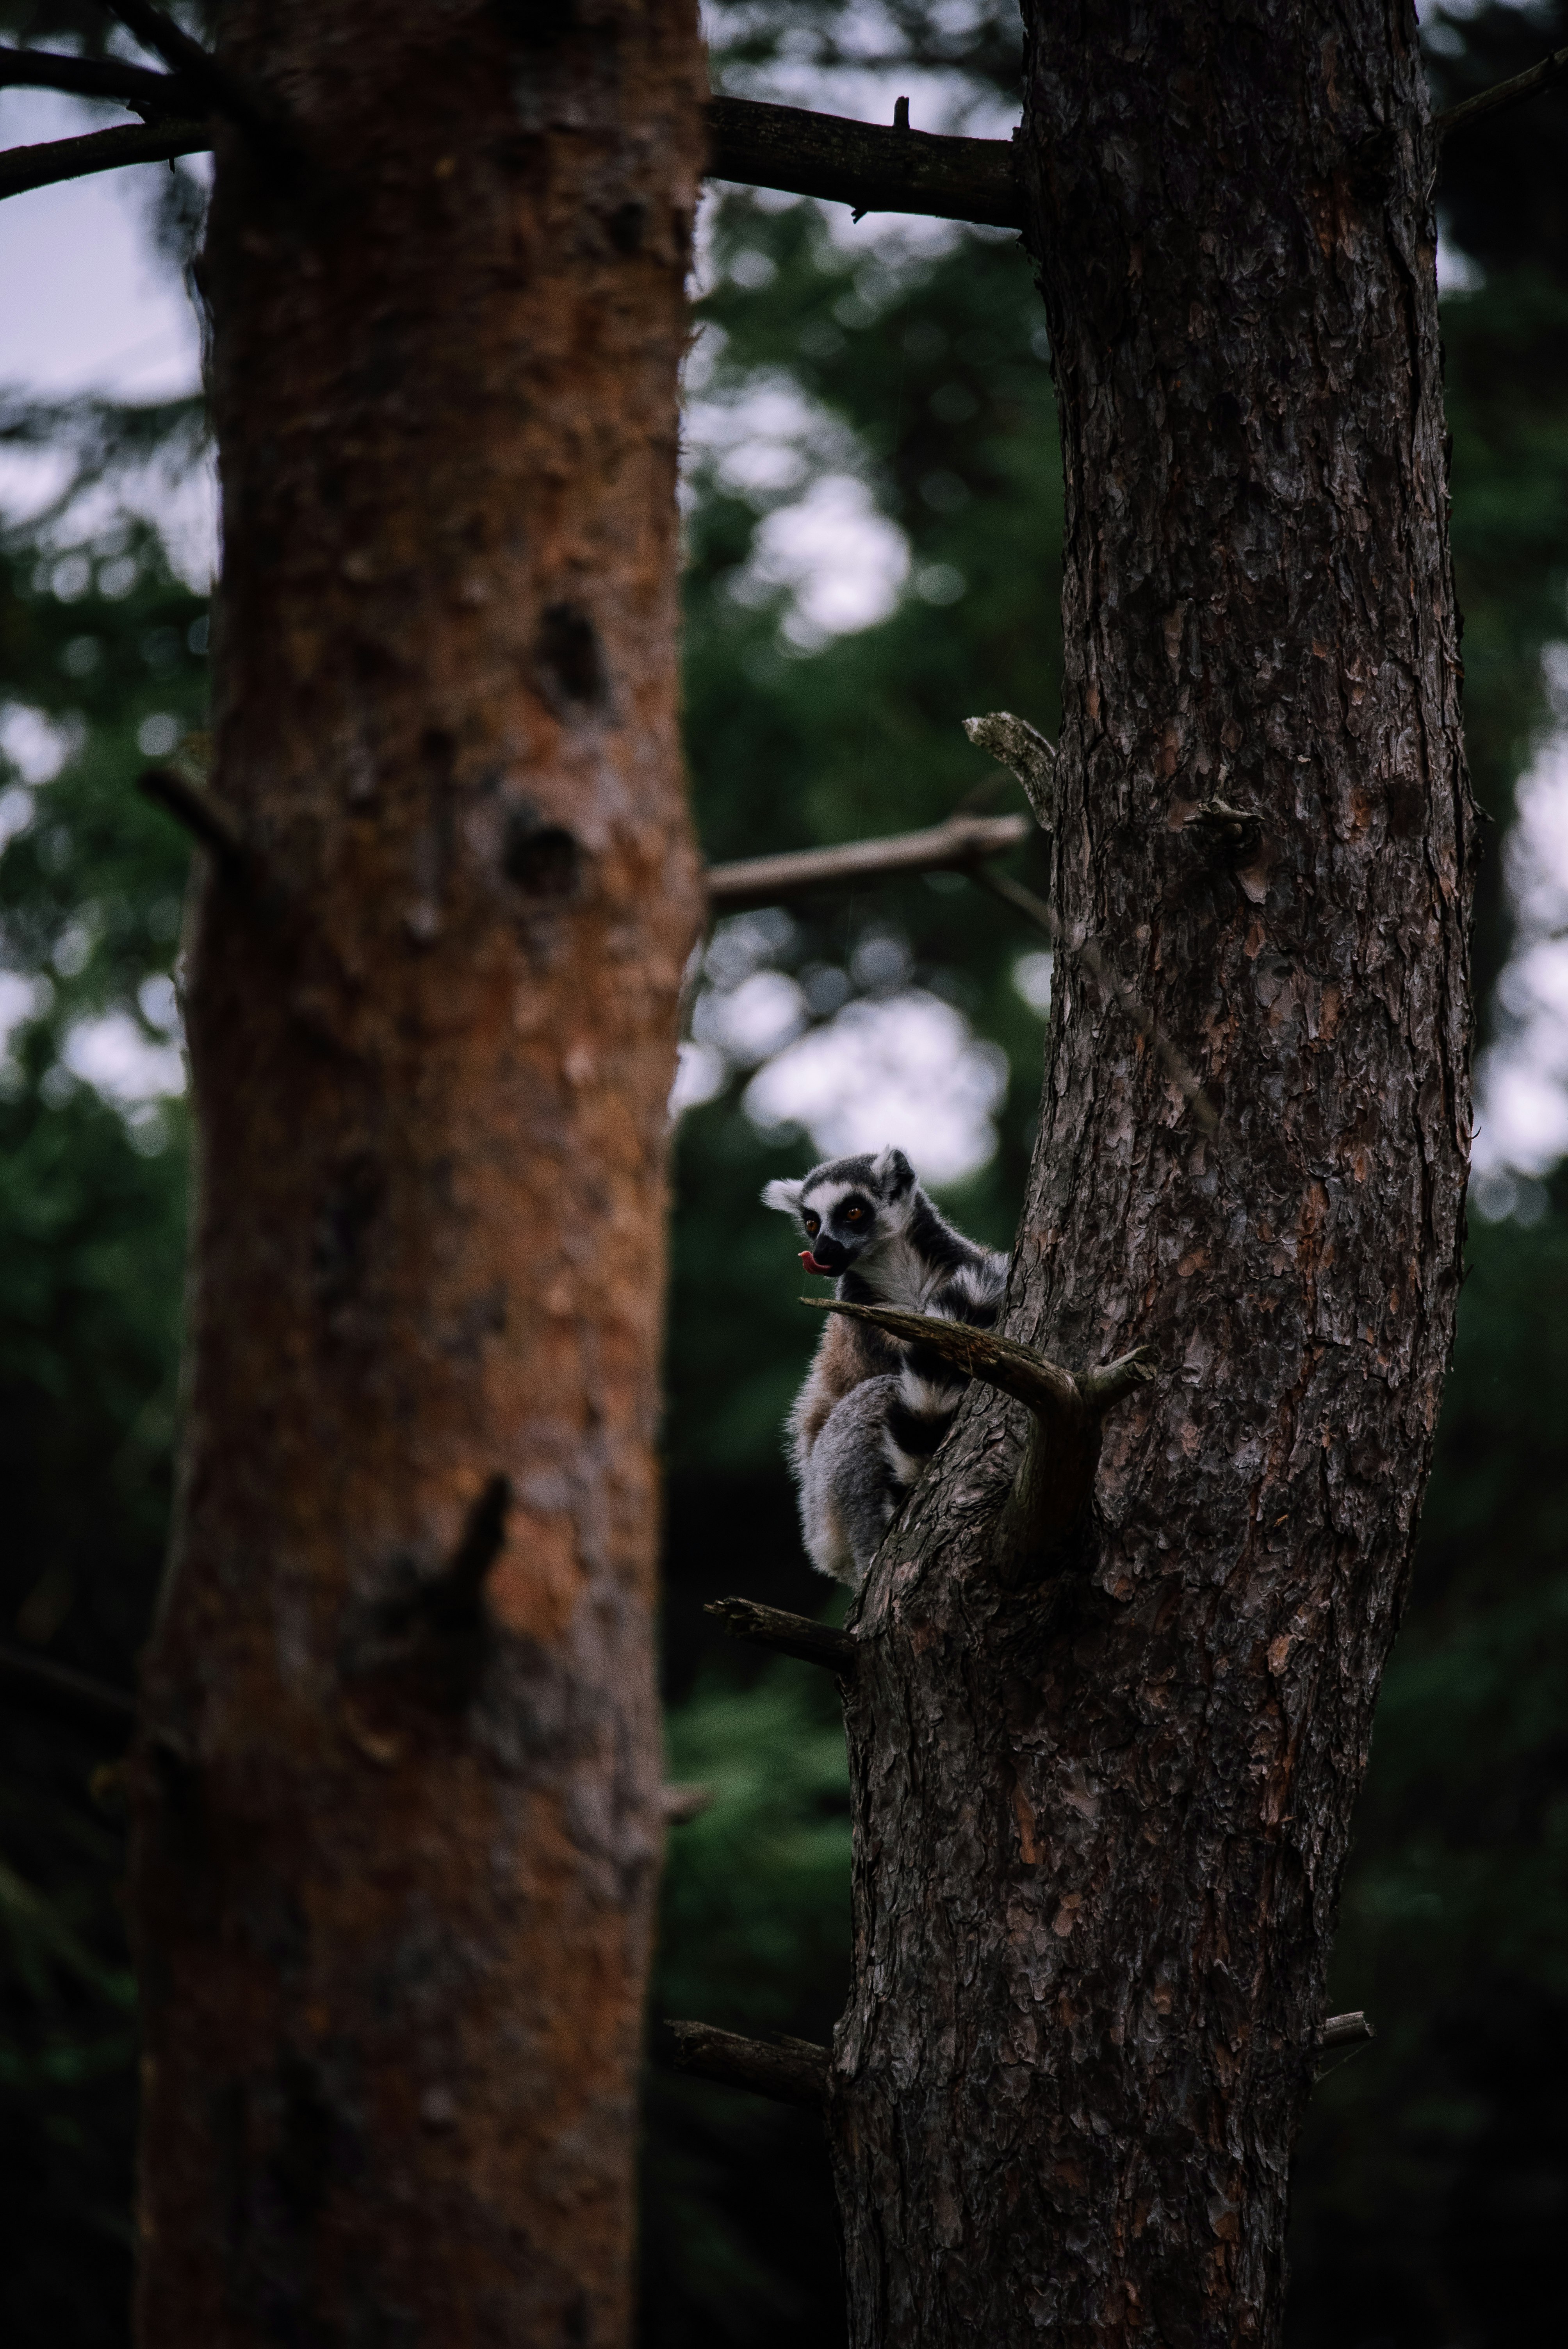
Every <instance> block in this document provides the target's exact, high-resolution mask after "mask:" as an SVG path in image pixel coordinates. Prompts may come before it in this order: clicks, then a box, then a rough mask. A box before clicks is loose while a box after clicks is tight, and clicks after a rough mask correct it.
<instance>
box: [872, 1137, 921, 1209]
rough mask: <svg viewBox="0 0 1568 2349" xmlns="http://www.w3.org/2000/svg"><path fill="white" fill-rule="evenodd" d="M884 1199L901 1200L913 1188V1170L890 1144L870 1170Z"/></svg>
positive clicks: (901, 1154) (902, 1155)
mask: <svg viewBox="0 0 1568 2349" xmlns="http://www.w3.org/2000/svg"><path fill="white" fill-rule="evenodd" d="M872 1172H873V1173H874V1174H875V1175H876V1178H877V1183H878V1185H879V1186H880V1188H881V1190H882V1195H883V1196H884V1197H885V1198H889V1199H902V1198H903V1195H904V1194H905V1192H906V1191H913V1188H914V1169H913V1166H912V1165H911V1164H910V1163H909V1161H908V1159H907V1158H906V1157H905V1156H904V1154H903V1151H902V1150H895V1149H894V1148H893V1146H892V1143H891V1142H890V1143H889V1144H888V1146H887V1148H886V1149H885V1150H884V1151H883V1152H882V1155H881V1157H880V1158H878V1160H877V1161H876V1164H875V1166H874V1167H873V1169H872Z"/></svg>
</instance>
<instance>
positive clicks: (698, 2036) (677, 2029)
mask: <svg viewBox="0 0 1568 2349" xmlns="http://www.w3.org/2000/svg"><path fill="white" fill-rule="evenodd" d="M665 2030H666V2031H667V2032H668V2033H669V2034H670V2039H671V2041H672V2043H673V2044H672V2046H671V2049H670V2057H671V2061H672V2062H673V2064H675V2067H676V2071H678V2072H690V2073H692V2074H693V2075H695V2076H696V2078H697V2079H699V2080H717V2081H718V2082H720V2083H721V2085H723V2086H725V2087H727V2088H749V2089H750V2090H751V2092H752V2094H753V2095H758V2096H771V2097H772V2099H773V2101H774V2103H775V2104H779V2105H799V2106H801V2107H802V2108H803V2109H804V2110H805V2111H807V2112H810V2113H820V2111H821V2110H822V2109H823V2107H824V2106H825V2105H826V2103H827V2101H828V2062H829V2057H828V2050H827V2049H826V2048H825V2047H819V2046H817V2045H815V2044H813V2042H812V2041H810V2040H809V2039H779V2040H776V2041H775V2040H767V2039H743V2038H741V2037H740V2035H739V2034H738V2033H737V2032H734V2031H717V2030H716V2029H715V2028H714V2026H713V2024H712V2023H665Z"/></svg>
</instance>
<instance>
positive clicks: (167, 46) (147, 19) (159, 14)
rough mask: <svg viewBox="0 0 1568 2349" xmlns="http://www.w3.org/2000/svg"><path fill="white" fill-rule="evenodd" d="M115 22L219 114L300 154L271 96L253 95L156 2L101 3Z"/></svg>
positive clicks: (108, 0)
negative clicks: (199, 94) (115, 19)
mask: <svg viewBox="0 0 1568 2349" xmlns="http://www.w3.org/2000/svg"><path fill="white" fill-rule="evenodd" d="M100 5H102V6H103V7H104V8H105V9H106V10H107V11H108V14H109V15H110V16H118V17H119V21H120V23H121V24H122V25H123V26H125V28H126V31H127V32H128V33H130V34H131V35H133V36H134V37H135V38H136V39H137V40H139V42H140V43H141V46H142V47H143V48H144V49H150V50H151V51H152V53H153V55H154V57H161V58H162V59H163V62H164V64H165V65H166V66H168V67H170V71H171V72H173V73H176V74H178V75H179V76H180V77H181V79H182V80H184V81H186V82H188V83H189V84H190V86H191V88H192V89H193V90H199V91H200V92H201V96H202V97H203V98H205V100H206V102H207V104H208V105H209V106H210V107H211V109H212V110H213V111H214V113H217V114H222V115H224V116H226V117H227V119H228V120H229V121H231V122H237V123H238V124H239V126H240V128H241V129H242V130H249V131H251V132H253V134H254V135H255V136H256V137H258V138H260V139H262V140H265V141H267V142H268V143H269V144H271V145H273V146H274V147H278V146H282V147H286V148H288V149H290V150H297V147H298V143H299V142H298V134H297V132H296V131H295V130H294V126H293V125H292V123H291V122H290V121H289V119H288V117H287V115H286V114H285V112H284V109H283V108H282V107H281V106H280V105H279V103H278V101H277V100H276V98H273V97H272V96H271V94H270V93H268V92H266V91H263V90H256V89H253V88H251V87H250V85H249V84H248V83H246V82H242V81H241V80H240V78H239V77H238V76H237V75H235V74H232V73H231V72H230V71H229V69H228V67H226V66H223V65H220V63H219V61H218V59H217V58H216V57H213V56H212V55H211V52H210V51H208V50H206V49H204V48H203V47H201V42H200V41H193V40H192V39H191V36H190V34H189V33H186V32H182V31H181V28H180V26H178V25H177V24H175V22H174V20H173V18H172V17H170V16H165V15H164V13H163V11H162V9H161V8H155V7H154V6H153V5H152V0H100Z"/></svg>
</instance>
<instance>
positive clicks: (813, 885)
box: [707, 815, 1035, 914]
mask: <svg viewBox="0 0 1568 2349" xmlns="http://www.w3.org/2000/svg"><path fill="white" fill-rule="evenodd" d="M1034 828H1035V827H1034V825H1033V824H1032V823H1030V821H1029V819H1028V817H1027V816H1026V815H952V816H949V817H948V818H947V821H946V822H945V823H936V824H932V825H931V826H930V827H929V828H928V829H927V830H926V831H924V832H895V833H891V834H890V835H889V836H888V837H887V838H886V839H883V840H852V841H850V842H848V843H845V844H844V845H842V846H840V847H836V848H805V849H799V850H794V851H791V852H790V853H789V854H788V855H785V856H748V857H747V858H746V859H745V860H744V861H743V862H742V863H740V864H714V865H710V866H709V868H708V874H707V895H708V903H709V904H710V905H712V906H714V907H715V909H716V910H719V911H722V912H724V913H727V914H731V913H740V912H743V911H744V910H745V909H746V908H747V907H748V906H752V905H779V904H780V903H782V901H783V900H784V899H785V898H786V897H798V896H801V895H804V894H806V893H807V892H808V891H810V890H812V889H830V888H834V887H838V886H841V885H843V884H845V883H849V884H851V885H853V884H856V883H859V882H862V881H883V880H887V879H888V878H889V877H890V876H891V875H892V874H899V873H967V872H970V871H972V870H973V868H974V867H975V865H976V864H980V863H981V862H982V861H983V860H984V859H985V857H987V856H1002V855H1005V854H1006V852H1007V850H1008V849H1010V848H1016V847H1017V846H1018V845H1019V843H1020V842H1022V841H1025V840H1026V839H1027V838H1028V836H1029V834H1030V833H1032V832H1033V830H1034Z"/></svg>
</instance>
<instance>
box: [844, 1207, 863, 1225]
mask: <svg viewBox="0 0 1568 2349" xmlns="http://www.w3.org/2000/svg"><path fill="white" fill-rule="evenodd" d="M865 1212H866V1211H865V1209H864V1208H863V1207H846V1208H845V1209H844V1221H845V1223H846V1224H858V1223H859V1222H860V1220H861V1216H863V1215H864V1214H865Z"/></svg>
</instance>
